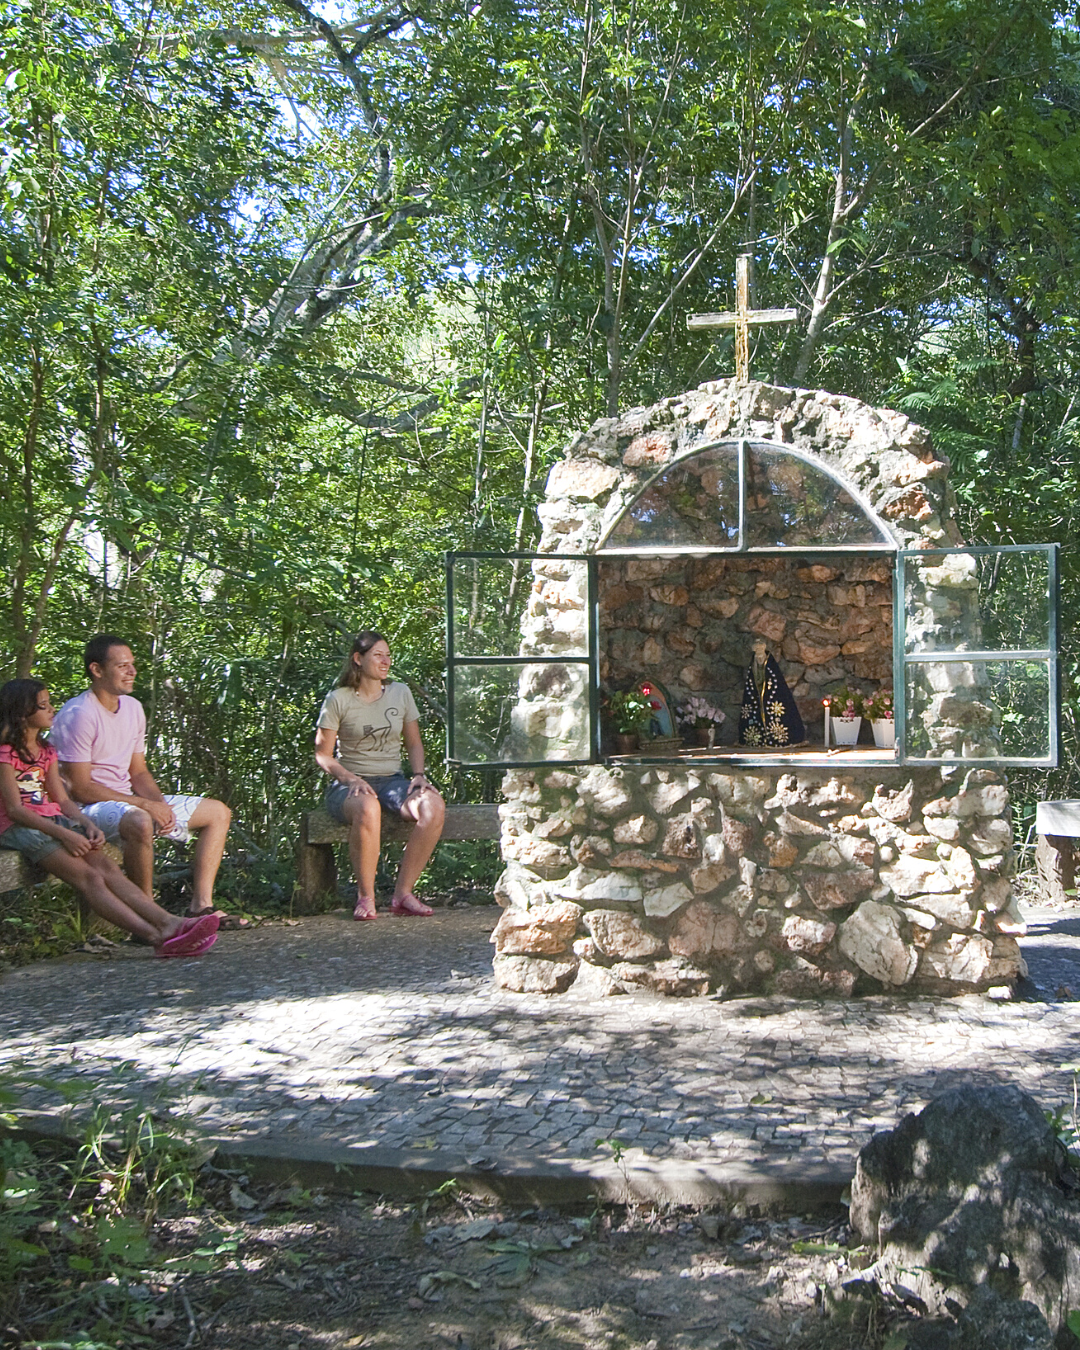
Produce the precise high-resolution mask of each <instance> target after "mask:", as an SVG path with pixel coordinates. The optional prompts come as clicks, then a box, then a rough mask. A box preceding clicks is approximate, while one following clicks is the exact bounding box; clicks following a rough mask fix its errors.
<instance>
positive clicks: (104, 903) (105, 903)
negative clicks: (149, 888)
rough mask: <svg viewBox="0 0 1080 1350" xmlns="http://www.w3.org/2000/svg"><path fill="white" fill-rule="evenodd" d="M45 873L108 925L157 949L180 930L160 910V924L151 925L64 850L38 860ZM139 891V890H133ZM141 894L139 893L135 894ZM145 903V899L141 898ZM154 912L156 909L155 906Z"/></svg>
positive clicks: (177, 922) (81, 860) (92, 870)
mask: <svg viewBox="0 0 1080 1350" xmlns="http://www.w3.org/2000/svg"><path fill="white" fill-rule="evenodd" d="M41 866H42V867H43V868H44V869H45V871H46V872H51V873H52V874H53V876H57V877H59V878H60V880H61V881H66V882H68V883H69V884H70V885H72V886H74V887H75V888H76V890H78V891H80V892H81V893H82V894H83V895H84V896H86V901H87V904H88V905H89V906H90V908H91V909H92V910H93V911H94V913H95V914H100V915H101V917H102V918H103V919H107V920H108V922H109V923H111V924H115V926H116V927H117V928H122V929H123V930H124V932H125V933H131V934H132V935H133V936H134V937H137V938H142V940H143V941H144V942H149V943H151V944H152V945H153V946H155V947H157V946H159V945H160V944H161V943H162V942H164V941H165V939H166V938H170V937H173V936H174V935H175V934H176V933H178V932H179V931H180V926H181V921H180V920H179V919H177V918H175V917H174V916H173V915H172V914H166V912H165V911H164V910H159V911H158V912H159V914H160V915H161V919H162V920H163V922H158V923H153V922H151V921H150V920H149V919H146V918H144V917H143V916H142V915H141V914H139V913H138V912H136V910H135V909H134V908H132V907H131V906H130V905H127V904H125V903H124V901H123V900H120V899H118V897H117V896H115V895H114V894H113V893H112V891H111V890H110V889H109V886H108V883H107V882H106V880H105V878H104V876H102V874H101V873H100V872H99V871H98V870H97V869H96V868H94V867H92V866H90V864H89V863H87V862H86V860H85V859H84V858H76V857H74V856H73V855H72V854H70V853H68V852H67V850H66V849H64V848H62V847H61V848H55V849H53V851H52V852H51V853H50V854H48V855H47V856H46V857H45V858H43V859H42V861H41ZM135 889H136V890H138V888H137V887H136V888H135ZM138 893H139V894H140V895H142V892H141V891H139V892H138ZM143 900H144V902H145V897H143ZM154 908H155V909H156V908H157V906H156V905H155V906H154Z"/></svg>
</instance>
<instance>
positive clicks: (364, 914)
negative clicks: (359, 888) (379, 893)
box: [352, 895, 379, 923]
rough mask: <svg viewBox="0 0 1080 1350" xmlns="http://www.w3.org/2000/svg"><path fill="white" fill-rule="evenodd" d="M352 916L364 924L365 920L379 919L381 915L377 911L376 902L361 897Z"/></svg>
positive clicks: (368, 897) (367, 897) (366, 897)
mask: <svg viewBox="0 0 1080 1350" xmlns="http://www.w3.org/2000/svg"><path fill="white" fill-rule="evenodd" d="M352 916H353V918H354V919H355V920H356V921H357V923H362V922H363V921H364V920H365V919H377V918H378V917H379V915H378V913H377V912H376V909H375V901H374V900H372V899H371V897H370V896H366V895H364V896H361V897H360V899H359V900H357V902H356V908H355V909H354V910H353V912H352Z"/></svg>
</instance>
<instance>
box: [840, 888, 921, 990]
mask: <svg viewBox="0 0 1080 1350" xmlns="http://www.w3.org/2000/svg"><path fill="white" fill-rule="evenodd" d="M839 945H840V951H841V952H842V953H843V955H844V956H846V957H847V958H848V960H849V961H853V962H854V963H855V965H857V966H858V967H859V969H860V970H864V971H865V972H866V973H867V975H870V976H872V977H873V978H874V979H875V980H880V981H881V983H882V984H886V985H891V986H894V987H899V986H900V985H903V984H907V982H908V981H909V980H910V979H911V977H912V976H913V975H914V974H915V969H916V967H917V966H918V963H919V954H918V952H917V951H916V950H915V948H914V947H913V946H911V945H910V944H909V943H907V942H905V941H904V938H903V936H902V934H901V918H900V915H899V914H898V913H897V912H896V910H895V909H893V908H892V907H891V906H889V905H879V904H878V903H877V902H876V901H874V900H866V901H864V902H863V903H862V904H861V905H860V906H859V908H858V909H857V910H856V911H855V913H854V914H853V915H852V916H851V918H850V919H846V920H845V921H844V923H842V924H841V925H840V944H839Z"/></svg>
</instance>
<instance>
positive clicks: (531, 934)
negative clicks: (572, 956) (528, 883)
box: [489, 900, 582, 956]
mask: <svg viewBox="0 0 1080 1350" xmlns="http://www.w3.org/2000/svg"><path fill="white" fill-rule="evenodd" d="M581 915H582V910H581V907H580V905H574V904H570V903H569V902H568V901H566V900H556V901H554V902H553V903H552V904H550V905H537V906H536V907H535V908H533V909H524V910H523V909H516V908H510V909H504V910H503V912H502V914H501V916H500V918H499V922H498V923H497V924H496V925H495V930H494V932H493V933H492V934H491V937H490V939H489V941H491V942H493V943H494V944H495V950H496V951H498V952H505V953H507V955H515V954H521V953H526V954H531V955H535V956H554V955H556V954H557V953H559V952H564V951H566V949H567V947H569V946H570V944H571V942H572V941H573V939H574V934H575V933H576V932H577V926H578V921H579V920H580V918H581Z"/></svg>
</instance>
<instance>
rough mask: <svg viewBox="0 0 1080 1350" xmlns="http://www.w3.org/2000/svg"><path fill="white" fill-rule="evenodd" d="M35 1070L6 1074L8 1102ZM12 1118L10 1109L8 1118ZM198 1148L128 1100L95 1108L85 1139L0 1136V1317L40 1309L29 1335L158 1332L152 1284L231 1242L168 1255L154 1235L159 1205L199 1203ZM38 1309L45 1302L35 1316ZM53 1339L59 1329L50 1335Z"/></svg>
mask: <svg viewBox="0 0 1080 1350" xmlns="http://www.w3.org/2000/svg"><path fill="white" fill-rule="evenodd" d="M32 1083H38V1085H39V1086H41V1085H43V1086H50V1087H52V1088H57V1087H59V1086H60V1085H58V1084H54V1083H50V1084H45V1083H44V1082H43V1080H38V1079H36V1078H35V1077H34V1076H33V1075H26V1074H21V1075H13V1076H12V1075H9V1076H7V1077H5V1079H4V1082H3V1085H2V1098H3V1100H4V1101H5V1102H6V1104H7V1105H9V1106H10V1105H17V1104H18V1101H19V1100H20V1099H21V1097H22V1095H23V1094H24V1092H25V1091H26V1089H27V1088H28V1087H29V1086H30V1085H31V1084H32ZM13 1124H17V1115H12V1114H10V1113H9V1114H7V1115H6V1116H5V1117H4V1118H3V1122H2V1125H3V1126H11V1125H13ZM203 1157H204V1155H203V1154H202V1153H201V1152H200V1151H199V1150H198V1149H197V1148H195V1147H194V1146H193V1145H192V1144H191V1143H190V1142H189V1141H188V1140H187V1139H186V1138H185V1137H184V1136H183V1134H182V1132H180V1131H179V1130H177V1128H176V1127H175V1126H170V1128H169V1129H163V1128H161V1127H160V1126H159V1125H158V1123H157V1122H156V1121H155V1118H154V1115H153V1112H152V1111H150V1110H146V1109H138V1108H134V1109H131V1110H129V1111H126V1112H123V1113H120V1114H119V1115H116V1116H112V1115H110V1114H109V1113H108V1112H106V1111H103V1110H98V1111H96V1112H94V1113H93V1114H92V1115H91V1117H90V1118H89V1120H88V1122H87V1123H86V1125H85V1126H84V1127H83V1131H82V1142H81V1145H77V1144H74V1143H72V1142H71V1141H67V1140H55V1141H49V1140H28V1139H24V1138H21V1137H19V1135H18V1134H13V1133H3V1134H0V1316H2V1317H3V1319H4V1325H5V1327H12V1326H20V1325H22V1324H23V1318H24V1316H25V1315H26V1313H27V1311H28V1309H29V1308H30V1307H31V1306H33V1307H34V1308H35V1309H36V1315H35V1318H34V1322H33V1326H34V1332H33V1337H34V1343H35V1344H54V1343H62V1344H72V1345H79V1346H84V1347H85V1346H90V1345H99V1346H101V1347H102V1348H103V1350H105V1348H107V1347H116V1346H119V1345H121V1344H130V1343H132V1342H135V1343H139V1338H140V1337H143V1336H145V1334H146V1333H147V1332H148V1331H151V1330H153V1329H154V1328H153V1324H152V1322H151V1321H150V1319H151V1317H152V1315H153V1312H154V1305H153V1303H152V1302H151V1301H150V1300H149V1299H148V1297H147V1295H148V1292H149V1290H148V1288H147V1286H148V1284H149V1282H151V1281H162V1280H163V1279H175V1278H176V1276H177V1275H182V1274H183V1273H185V1272H187V1271H196V1270H198V1271H206V1270H213V1269H217V1268H219V1267H220V1266H221V1265H222V1264H223V1263H224V1262H225V1261H226V1260H228V1259H229V1257H230V1256H231V1255H232V1253H233V1252H234V1251H235V1250H236V1246H237V1241H236V1239H235V1238H234V1237H232V1236H231V1235H225V1234H223V1236H222V1239H221V1241H220V1242H218V1243H215V1244H213V1245H212V1246H210V1247H206V1248H200V1249H197V1250H196V1251H194V1252H192V1253H189V1254H186V1255H185V1256H184V1257H182V1258H175V1259H172V1258H170V1259H168V1260H166V1259H164V1257H163V1256H162V1254H161V1253H160V1252H159V1251H158V1250H157V1249H156V1247H155V1244H154V1242H153V1240H152V1238H151V1235H150V1233H151V1225H152V1223H153V1221H154V1219H155V1218H156V1217H157V1216H158V1215H159V1214H165V1213H168V1212H170V1210H173V1209H180V1210H183V1211H184V1212H190V1211H191V1210H192V1209H194V1208H197V1207H198V1205H199V1204H200V1203H201V1201H200V1197H199V1195H198V1194H197V1193H196V1171H197V1169H198V1168H199V1166H200V1165H201V1162H202V1161H203ZM42 1309H48V1311H47V1312H46V1313H45V1314H44V1315H41V1312H42ZM52 1338H56V1340H53V1339H52Z"/></svg>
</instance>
